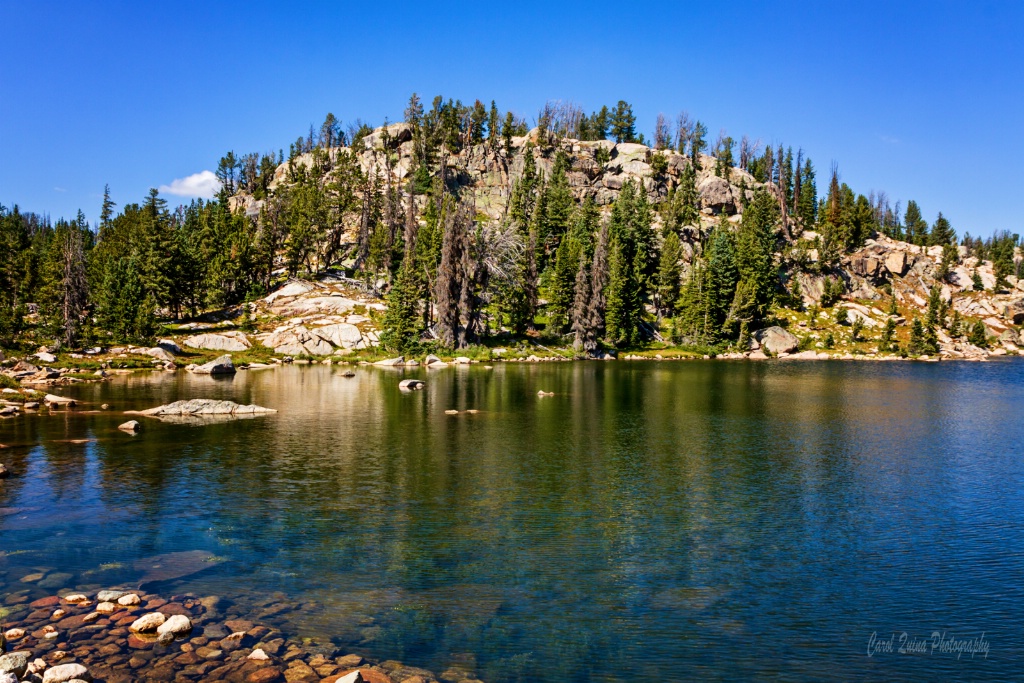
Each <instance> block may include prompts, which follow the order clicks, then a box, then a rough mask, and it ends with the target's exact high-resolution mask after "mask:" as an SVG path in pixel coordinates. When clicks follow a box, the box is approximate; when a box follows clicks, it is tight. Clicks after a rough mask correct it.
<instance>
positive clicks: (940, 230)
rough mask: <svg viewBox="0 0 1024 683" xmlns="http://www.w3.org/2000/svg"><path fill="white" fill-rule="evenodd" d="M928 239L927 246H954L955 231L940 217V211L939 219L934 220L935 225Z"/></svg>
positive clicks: (940, 213) (943, 217) (944, 218)
mask: <svg viewBox="0 0 1024 683" xmlns="http://www.w3.org/2000/svg"><path fill="white" fill-rule="evenodd" d="M928 239H929V244H931V245H933V246H935V245H938V246H943V245H955V244H956V231H955V230H953V226H952V225H950V224H949V221H948V220H947V219H946V217H945V216H943V215H942V212H941V211H940V212H939V217H938V218H936V219H935V224H934V225H933V226H932V232H931V234H930V235H929V237H928Z"/></svg>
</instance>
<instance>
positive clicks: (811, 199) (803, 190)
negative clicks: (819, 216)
mask: <svg viewBox="0 0 1024 683" xmlns="http://www.w3.org/2000/svg"><path fill="white" fill-rule="evenodd" d="M817 194H818V190H817V186H816V185H815V182H814V165H813V164H812V163H811V160H810V159H806V160H805V161H804V168H803V171H802V172H801V173H800V197H799V199H798V200H797V207H796V213H797V216H798V217H799V219H800V225H801V227H803V228H804V229H809V228H810V227H811V226H813V225H814V222H815V219H816V213H817V209H818V197H817Z"/></svg>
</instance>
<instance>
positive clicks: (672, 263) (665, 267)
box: [655, 232, 683, 317]
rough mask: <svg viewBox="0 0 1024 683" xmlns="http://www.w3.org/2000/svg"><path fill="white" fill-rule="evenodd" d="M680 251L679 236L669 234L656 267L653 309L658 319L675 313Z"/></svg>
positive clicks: (679, 275) (677, 297)
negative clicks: (656, 278)
mask: <svg viewBox="0 0 1024 683" xmlns="http://www.w3.org/2000/svg"><path fill="white" fill-rule="evenodd" d="M682 251H683V248H682V243H681V242H680V241H679V236H678V235H677V234H676V233H674V232H670V233H669V234H668V235H667V236H666V237H665V241H664V243H663V244H662V246H661V262H660V263H659V265H658V286H657V290H656V293H657V296H656V299H655V308H656V309H657V311H658V316H659V317H671V316H672V315H673V313H674V312H675V307H676V301H677V300H678V299H679V281H680V277H681V268H680V260H681V259H682Z"/></svg>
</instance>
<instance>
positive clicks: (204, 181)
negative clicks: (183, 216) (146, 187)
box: [160, 171, 220, 199]
mask: <svg viewBox="0 0 1024 683" xmlns="http://www.w3.org/2000/svg"><path fill="white" fill-rule="evenodd" d="M219 190H220V181H219V180H217V176H216V175H214V173H213V171H200V172H199V173H193V174H192V175H190V176H186V177H184V178H177V179H175V180H172V181H171V184H170V185H161V186H160V192H161V193H163V194H173V195H176V196H178V197H202V198H203V199H212V198H213V196H214V195H216V194H217V192H218V191H219Z"/></svg>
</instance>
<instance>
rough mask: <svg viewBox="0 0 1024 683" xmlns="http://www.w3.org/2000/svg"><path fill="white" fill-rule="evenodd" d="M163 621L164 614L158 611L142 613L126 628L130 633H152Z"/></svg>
mask: <svg viewBox="0 0 1024 683" xmlns="http://www.w3.org/2000/svg"><path fill="white" fill-rule="evenodd" d="M164 621H166V619H165V617H164V615H162V614H160V612H150V613H149V614H144V615H142V616H141V617H139V618H138V619H136V620H135V621H134V622H132V625H131V626H129V627H128V630H129V631H131V632H132V633H153V632H155V631H156V630H157V628H159V627H160V626H161V625H162V624H163V623H164Z"/></svg>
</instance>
